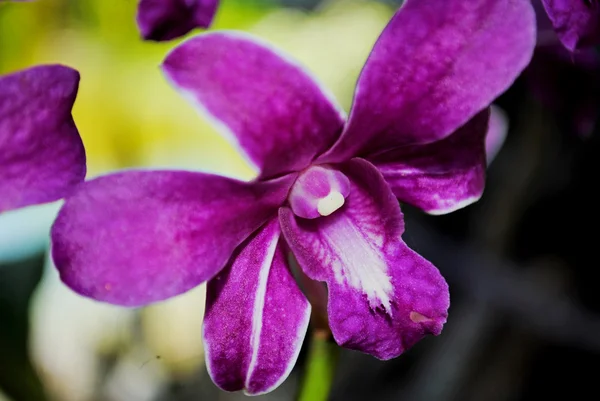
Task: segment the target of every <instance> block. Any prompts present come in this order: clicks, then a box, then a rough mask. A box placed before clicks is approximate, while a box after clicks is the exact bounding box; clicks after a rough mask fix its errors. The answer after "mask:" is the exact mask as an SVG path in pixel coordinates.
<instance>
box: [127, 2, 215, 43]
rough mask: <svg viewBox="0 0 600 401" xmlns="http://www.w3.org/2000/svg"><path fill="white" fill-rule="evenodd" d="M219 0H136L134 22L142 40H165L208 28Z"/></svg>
mask: <svg viewBox="0 0 600 401" xmlns="http://www.w3.org/2000/svg"><path fill="white" fill-rule="evenodd" d="M218 5H219V0H140V2H139V4H138V11H137V23H138V28H139V30H140V33H141V35H142V37H143V38H144V39H146V40H154V41H167V40H171V39H175V38H178V37H180V36H183V35H185V34H186V33H188V32H189V31H191V30H192V29H194V28H208V27H209V26H210V24H211V23H212V20H213V18H214V16H215V13H216V12H217V7H218Z"/></svg>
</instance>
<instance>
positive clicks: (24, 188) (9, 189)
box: [0, 65, 86, 213]
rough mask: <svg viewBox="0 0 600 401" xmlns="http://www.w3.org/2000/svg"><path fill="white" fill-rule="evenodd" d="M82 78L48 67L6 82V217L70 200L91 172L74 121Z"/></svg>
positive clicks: (2, 191)
mask: <svg viewBox="0 0 600 401" xmlns="http://www.w3.org/2000/svg"><path fill="white" fill-rule="evenodd" d="M78 85H79V73H78V72H77V71H75V70H73V69H71V68H69V67H65V66H61V65H43V66H37V67H32V68H29V69H26V70H22V71H18V72H15V73H12V74H9V75H5V76H3V77H0V213H1V212H5V211H8V210H12V209H17V208H21V207H25V206H30V205H35V204H40V203H46V202H51V201H55V200H57V199H60V198H62V197H64V196H66V195H68V194H69V193H70V192H71V191H72V190H73V188H74V187H75V186H76V185H78V184H80V183H81V182H82V181H83V179H84V177H85V172H86V166H85V150H84V148H83V143H82V141H81V138H80V137H79V132H78V131H77V127H76V126H75V122H74V121H73V117H72V116H71V109H72V107H73V103H74V102H75V97H76V96H77V88H78Z"/></svg>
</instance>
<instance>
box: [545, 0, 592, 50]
mask: <svg viewBox="0 0 600 401" xmlns="http://www.w3.org/2000/svg"><path fill="white" fill-rule="evenodd" d="M542 4H543V5H544V8H545V9H546V12H547V13H548V17H550V21H552V25H553V26H554V29H555V30H556V33H557V35H558V37H559V39H560V41H561V42H562V43H563V45H564V46H565V47H566V48H567V49H569V50H570V51H575V49H577V48H580V47H585V46H596V45H599V44H600V3H598V2H597V1H594V0H542Z"/></svg>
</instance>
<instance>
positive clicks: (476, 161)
mask: <svg viewBox="0 0 600 401" xmlns="http://www.w3.org/2000/svg"><path fill="white" fill-rule="evenodd" d="M489 114H490V112H489V109H485V110H484V111H482V112H480V113H479V114H477V115H476V116H475V117H474V118H473V119H471V120H470V121H469V122H468V123H467V124H465V125H463V126H462V127H461V128H459V129H458V130H457V131H456V132H455V133H453V134H452V135H450V136H449V137H446V138H445V139H442V140H441V141H437V142H433V143H430V144H427V145H415V146H405V147H402V148H398V149H396V150H393V151H390V152H386V153H382V154H379V155H377V156H374V157H371V158H369V160H370V161H371V162H372V163H373V164H375V165H376V166H377V168H379V170H380V171H381V173H382V174H383V176H384V177H385V180H386V181H387V182H388V184H389V185H390V187H391V188H392V191H393V192H394V194H395V195H396V196H397V197H398V199H400V201H402V202H405V203H409V204H411V205H413V206H416V207H418V208H420V209H422V210H424V211H425V212H427V213H430V214H445V213H450V212H453V211H455V210H458V209H461V208H463V207H465V206H468V205H470V204H471V203H473V202H476V201H477V200H479V198H480V197H481V195H482V194H483V188H484V186H485V169H486V155H485V138H486V133H487V131H488V122H489Z"/></svg>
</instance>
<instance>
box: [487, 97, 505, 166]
mask: <svg viewBox="0 0 600 401" xmlns="http://www.w3.org/2000/svg"><path fill="white" fill-rule="evenodd" d="M506 134H508V116H507V115H506V113H505V112H504V110H502V109H501V108H500V107H498V106H495V105H492V106H491V107H490V124H489V127H488V132H487V135H486V137H485V156H486V160H487V164H488V166H489V165H490V163H491V162H492V161H493V160H494V159H495V158H496V155H497V154H498V152H500V149H502V145H504V141H505V140H506Z"/></svg>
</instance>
